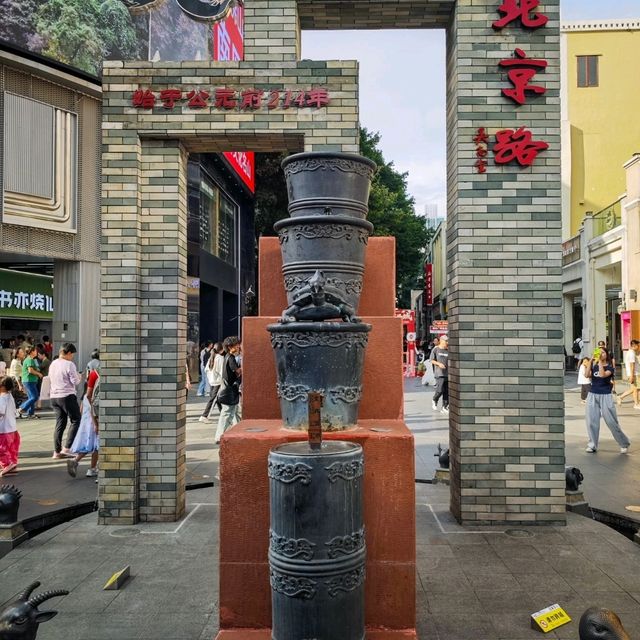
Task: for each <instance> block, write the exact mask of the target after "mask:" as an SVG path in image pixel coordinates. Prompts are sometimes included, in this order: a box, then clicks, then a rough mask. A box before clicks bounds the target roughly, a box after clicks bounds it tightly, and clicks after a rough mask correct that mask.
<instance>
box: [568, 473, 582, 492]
mask: <svg viewBox="0 0 640 640" xmlns="http://www.w3.org/2000/svg"><path fill="white" fill-rule="evenodd" d="M565 479H566V483H567V491H578V490H579V488H580V485H581V484H582V481H583V480H584V476H583V475H582V473H580V469H577V468H576V467H567V469H566V471H565Z"/></svg>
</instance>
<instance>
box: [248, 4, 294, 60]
mask: <svg viewBox="0 0 640 640" xmlns="http://www.w3.org/2000/svg"><path fill="white" fill-rule="evenodd" d="M244 59H245V60H247V61H252V60H260V61H263V62H267V61H269V62H295V61H296V60H299V59H300V23H299V21H298V2H297V0H246V2H245V21H244Z"/></svg>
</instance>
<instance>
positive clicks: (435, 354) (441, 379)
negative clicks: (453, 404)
mask: <svg viewBox="0 0 640 640" xmlns="http://www.w3.org/2000/svg"><path fill="white" fill-rule="evenodd" d="M429 359H430V360H431V364H432V365H433V375H434V377H435V379H436V392H435V393H434V394H433V402H432V404H431V408H432V409H433V410H434V411H436V410H437V409H438V400H440V398H442V413H449V338H448V337H447V336H441V337H440V341H439V343H438V346H437V347H434V348H433V351H432V352H431V356H430V357H429Z"/></svg>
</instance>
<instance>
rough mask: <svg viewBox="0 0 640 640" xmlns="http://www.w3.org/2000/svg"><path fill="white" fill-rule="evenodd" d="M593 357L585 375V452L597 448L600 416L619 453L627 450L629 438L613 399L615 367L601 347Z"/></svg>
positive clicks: (594, 450) (593, 451)
mask: <svg viewBox="0 0 640 640" xmlns="http://www.w3.org/2000/svg"><path fill="white" fill-rule="evenodd" d="M593 355H594V359H593V360H592V361H591V362H590V363H589V364H588V365H587V368H586V369H587V371H586V376H587V378H590V379H591V391H590V393H589V397H588V398H587V433H588V435H589V444H588V445H587V449H586V451H587V453H595V452H596V451H597V450H598V440H599V439H600V418H604V421H605V423H606V425H607V427H609V431H611V434H612V435H613V437H614V438H615V441H616V442H617V443H618V444H619V445H620V453H627V451H629V445H630V444H631V443H630V442H629V438H627V436H626V435H625V434H624V432H623V431H622V429H621V428H620V423H619V422H618V414H617V413H616V405H615V403H614V401H613V394H612V392H613V374H614V373H615V369H614V367H613V364H612V362H611V356H610V355H609V352H608V351H607V350H606V349H605V348H604V347H601V348H599V349H596V352H595V353H594V354H593Z"/></svg>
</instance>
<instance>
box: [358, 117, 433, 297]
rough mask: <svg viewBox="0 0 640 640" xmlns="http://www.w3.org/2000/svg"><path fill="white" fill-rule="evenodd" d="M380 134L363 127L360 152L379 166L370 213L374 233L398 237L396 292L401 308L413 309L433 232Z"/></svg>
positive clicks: (372, 188) (371, 196)
mask: <svg viewBox="0 0 640 640" xmlns="http://www.w3.org/2000/svg"><path fill="white" fill-rule="evenodd" d="M379 144H380V134H379V133H371V132H369V131H368V130H367V129H365V128H361V129H360V153H361V154H362V155H363V156H365V157H366V158H369V159H370V160H373V161H374V162H375V163H376V164H377V165H378V171H377V173H376V175H375V177H374V179H373V182H372V184H371V193H370V195H369V216H368V219H369V220H370V221H371V222H372V223H373V225H374V227H375V229H374V232H373V233H374V235H376V236H393V237H395V239H396V289H397V290H396V295H397V298H398V301H397V302H398V306H399V307H400V308H409V305H410V302H411V289H414V288H420V282H421V278H422V272H423V269H422V264H423V259H424V253H425V249H426V246H427V244H428V243H429V240H430V238H431V234H432V232H431V231H430V230H429V229H427V225H426V221H425V219H424V218H423V217H422V216H419V215H417V214H416V212H415V206H414V205H415V202H414V199H413V197H411V196H410V195H409V193H408V191H407V175H408V174H407V173H400V172H399V171H397V170H396V169H395V167H394V166H393V162H387V161H386V160H385V158H384V156H383V154H382V151H381V150H380V148H379V147H378V145H379Z"/></svg>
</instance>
